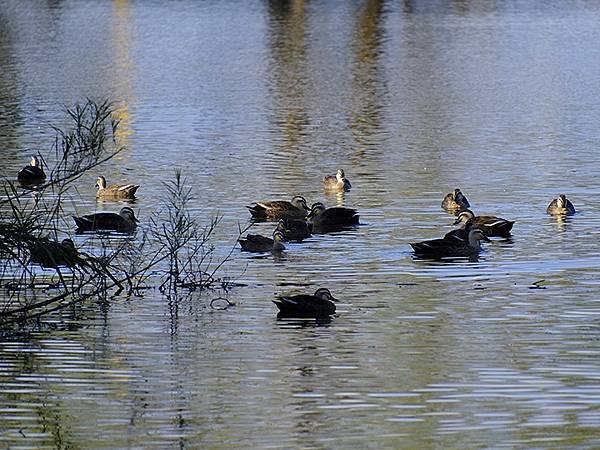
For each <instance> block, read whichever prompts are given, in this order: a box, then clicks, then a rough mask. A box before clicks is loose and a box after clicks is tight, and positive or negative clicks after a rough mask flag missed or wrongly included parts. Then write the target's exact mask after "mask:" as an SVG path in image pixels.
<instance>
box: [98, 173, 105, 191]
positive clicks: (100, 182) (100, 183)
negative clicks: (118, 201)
mask: <svg viewBox="0 0 600 450" xmlns="http://www.w3.org/2000/svg"><path fill="white" fill-rule="evenodd" d="M96 187H97V188H98V189H106V178H104V177H103V176H102V175H100V176H99V177H98V179H97V180H96Z"/></svg>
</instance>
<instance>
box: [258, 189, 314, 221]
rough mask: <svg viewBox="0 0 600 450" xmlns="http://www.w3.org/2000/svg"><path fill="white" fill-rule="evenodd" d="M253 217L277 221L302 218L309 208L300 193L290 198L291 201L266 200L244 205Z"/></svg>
mask: <svg viewBox="0 0 600 450" xmlns="http://www.w3.org/2000/svg"><path fill="white" fill-rule="evenodd" d="M246 208H248V210H249V211H250V214H251V215H252V218H253V219H262V220H270V221H278V220H280V219H286V218H292V219H304V218H305V217H306V214H307V213H308V211H309V209H308V206H307V204H306V199H305V198H304V197H302V196H300V195H296V196H295V197H293V198H292V201H291V202H288V201H285V200H274V201H267V202H254V203H253V204H252V205H251V206H246Z"/></svg>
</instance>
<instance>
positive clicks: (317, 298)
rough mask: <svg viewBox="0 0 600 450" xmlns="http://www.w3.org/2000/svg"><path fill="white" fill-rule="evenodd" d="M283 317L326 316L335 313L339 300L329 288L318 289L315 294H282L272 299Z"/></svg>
mask: <svg viewBox="0 0 600 450" xmlns="http://www.w3.org/2000/svg"><path fill="white" fill-rule="evenodd" d="M272 301H273V303H275V305H276V306H277V308H278V309H279V316H283V317H326V316H331V315H333V314H335V303H334V302H337V301H338V300H337V299H336V298H335V297H334V296H333V295H331V292H330V291H329V289H327V288H320V289H317V290H316V292H315V293H314V294H313V295H308V294H300V295H282V296H280V297H278V298H277V299H276V300H272Z"/></svg>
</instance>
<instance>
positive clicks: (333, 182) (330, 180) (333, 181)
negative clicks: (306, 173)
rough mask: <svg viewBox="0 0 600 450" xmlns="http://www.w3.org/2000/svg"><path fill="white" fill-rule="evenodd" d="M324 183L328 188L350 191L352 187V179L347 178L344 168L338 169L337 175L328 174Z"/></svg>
mask: <svg viewBox="0 0 600 450" xmlns="http://www.w3.org/2000/svg"><path fill="white" fill-rule="evenodd" d="M323 184H324V185H325V189H326V190H330V191H345V192H348V191H349V190H350V188H351V187H352V184H350V180H348V179H347V178H346V174H345V173H344V169H338V171H337V173H336V174H335V175H326V176H325V178H323Z"/></svg>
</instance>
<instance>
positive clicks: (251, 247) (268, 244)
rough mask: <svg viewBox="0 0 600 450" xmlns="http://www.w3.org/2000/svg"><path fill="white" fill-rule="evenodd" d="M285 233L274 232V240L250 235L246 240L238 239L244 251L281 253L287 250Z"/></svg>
mask: <svg viewBox="0 0 600 450" xmlns="http://www.w3.org/2000/svg"><path fill="white" fill-rule="evenodd" d="M284 241H285V239H284V237H283V233H282V232H281V231H279V230H277V229H276V230H275V231H274V232H273V239H271V238H268V237H265V236H261V235H260V234H248V235H246V238H245V239H238V242H239V243H240V246H241V247H242V251H244V252H252V253H266V252H280V251H282V250H285V245H283V242H284Z"/></svg>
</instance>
